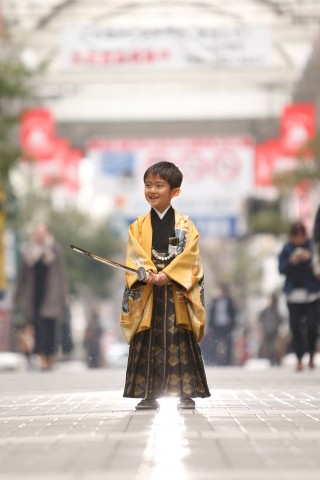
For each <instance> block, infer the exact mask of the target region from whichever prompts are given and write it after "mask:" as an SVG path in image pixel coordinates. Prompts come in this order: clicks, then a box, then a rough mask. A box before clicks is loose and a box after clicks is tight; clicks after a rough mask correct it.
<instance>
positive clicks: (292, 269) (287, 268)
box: [279, 240, 320, 295]
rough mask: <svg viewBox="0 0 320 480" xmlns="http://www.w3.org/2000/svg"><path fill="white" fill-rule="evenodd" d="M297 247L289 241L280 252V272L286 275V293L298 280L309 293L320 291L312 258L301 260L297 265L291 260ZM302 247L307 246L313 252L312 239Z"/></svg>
mask: <svg viewBox="0 0 320 480" xmlns="http://www.w3.org/2000/svg"><path fill="white" fill-rule="evenodd" d="M296 248H297V246H296V245H294V244H293V243H291V242H287V243H286V244H285V245H284V247H283V249H282V250H281V252H280V254H279V272H280V273H281V274H282V275H285V283H284V287H283V291H284V293H285V294H287V295H288V294H290V293H291V292H292V290H293V289H294V288H295V284H296V282H297V280H298V281H299V284H303V286H304V288H306V289H307V291H308V292H309V293H316V292H319V291H320V284H319V282H318V280H317V279H316V277H315V275H314V273H313V269H312V265H311V259H309V260H306V261H303V262H300V263H298V264H296V265H293V264H292V263H290V262H289V258H290V256H291V254H292V253H293V251H294V250H295V249H296ZM302 248H305V249H307V250H309V251H310V252H312V243H311V241H310V240H307V241H306V243H305V244H304V245H302Z"/></svg>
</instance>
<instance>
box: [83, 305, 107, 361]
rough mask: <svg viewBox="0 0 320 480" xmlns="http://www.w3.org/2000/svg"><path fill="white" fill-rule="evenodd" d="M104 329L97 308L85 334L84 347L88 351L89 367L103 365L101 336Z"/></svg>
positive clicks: (92, 314)
mask: <svg viewBox="0 0 320 480" xmlns="http://www.w3.org/2000/svg"><path fill="white" fill-rule="evenodd" d="M102 335H103V329H102V327H101V325H100V319H99V314H98V312H97V310H96V309H94V310H93V312H92V313H91V315H90V318H89V319H88V323H87V328H86V331H85V334H84V347H85V349H86V352H87V365H88V367H89V368H99V367H101V366H102V358H101V337H102Z"/></svg>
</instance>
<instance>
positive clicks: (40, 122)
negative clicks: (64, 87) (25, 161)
mask: <svg viewBox="0 0 320 480" xmlns="http://www.w3.org/2000/svg"><path fill="white" fill-rule="evenodd" d="M20 145H21V148H22V150H23V152H24V154H25V156H27V157H28V158H32V159H35V160H46V159H49V158H50V157H51V156H52V154H53V151H54V147H55V125H54V120H53V117H52V114H51V112H50V111H49V110H45V109H30V110H26V111H25V112H24V113H23V114H22V117H21V126H20Z"/></svg>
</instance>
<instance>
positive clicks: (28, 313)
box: [13, 242, 68, 323]
mask: <svg viewBox="0 0 320 480" xmlns="http://www.w3.org/2000/svg"><path fill="white" fill-rule="evenodd" d="M52 253H53V259H52V260H51V261H50V263H48V264H47V274H46V288H45V291H44V297H43V301H42V305H41V308H40V311H39V314H40V316H41V317H46V318H56V319H57V318H60V317H62V316H63V314H64V312H65V308H66V305H67V298H68V288H67V278H66V271H65V265H64V259H63V256H62V253H61V249H60V247H59V245H58V244H57V243H56V242H53V244H52ZM34 292H35V287H34V268H33V265H32V264H30V262H28V259H27V257H26V256H23V258H22V262H21V265H20V270H19V273H18V278H17V283H16V288H15V292H14V298H13V303H14V305H16V306H21V307H23V309H24V312H25V317H26V320H27V321H29V322H31V323H32V322H33V321H34V316H35V306H34V298H35V295H34Z"/></svg>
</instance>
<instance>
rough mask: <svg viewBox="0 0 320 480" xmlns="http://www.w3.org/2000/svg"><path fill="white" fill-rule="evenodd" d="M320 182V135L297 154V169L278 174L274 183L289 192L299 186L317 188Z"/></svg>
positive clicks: (283, 190)
mask: <svg viewBox="0 0 320 480" xmlns="http://www.w3.org/2000/svg"><path fill="white" fill-rule="evenodd" d="M319 182H320V133H318V134H317V135H316V136H315V137H314V138H313V139H311V140H310V141H309V142H307V143H306V145H305V146H304V147H303V148H301V150H300V151H299V152H298V154H297V166H296V168H295V169H292V170H287V171H285V172H281V173H278V174H276V175H275V176H274V179H273V183H274V185H276V186H277V187H278V188H279V189H280V190H281V191H282V192H284V193H285V192H288V191H290V190H291V189H292V187H294V186H297V185H303V184H304V185H306V186H307V185H313V186H317V185H318V184H319Z"/></svg>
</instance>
